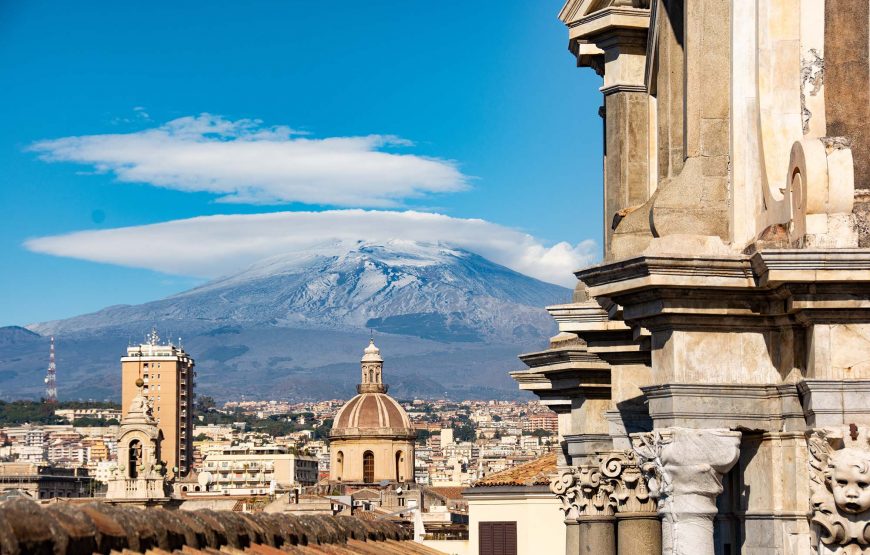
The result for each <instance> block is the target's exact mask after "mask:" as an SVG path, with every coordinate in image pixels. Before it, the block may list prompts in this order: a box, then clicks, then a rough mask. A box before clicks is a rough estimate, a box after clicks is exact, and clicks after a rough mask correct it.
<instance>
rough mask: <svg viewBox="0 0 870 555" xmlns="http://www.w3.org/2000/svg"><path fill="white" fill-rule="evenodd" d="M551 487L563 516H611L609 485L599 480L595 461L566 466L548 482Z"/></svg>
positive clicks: (612, 504) (598, 471)
mask: <svg viewBox="0 0 870 555" xmlns="http://www.w3.org/2000/svg"><path fill="white" fill-rule="evenodd" d="M550 491H552V492H553V493H555V494H556V495H557V496H559V499H560V500H561V501H562V510H563V511H564V512H565V518H567V519H570V518H578V517H586V516H612V515H613V506H614V502H613V501H612V500H611V497H610V495H611V493H612V487H611V486H610V484H609V483H608V482H606V481H602V479H601V472H600V470H599V468H598V466H597V465H580V466H576V467H571V468H566V469H563V470H562V471H560V472H559V474H558V475H557V476H556V477H555V478H553V481H552V482H550Z"/></svg>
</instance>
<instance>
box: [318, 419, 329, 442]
mask: <svg viewBox="0 0 870 555" xmlns="http://www.w3.org/2000/svg"><path fill="white" fill-rule="evenodd" d="M330 430H332V419H331V418H327V419H326V420H324V421H323V424H321V425H320V426H315V427H314V439H329V432H330Z"/></svg>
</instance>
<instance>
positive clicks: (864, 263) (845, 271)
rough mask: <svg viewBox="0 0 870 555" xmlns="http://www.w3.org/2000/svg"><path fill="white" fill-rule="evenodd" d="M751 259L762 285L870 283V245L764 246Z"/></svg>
mask: <svg viewBox="0 0 870 555" xmlns="http://www.w3.org/2000/svg"><path fill="white" fill-rule="evenodd" d="M750 260H751V262H752V269H753V271H754V272H755V273H756V274H757V275H758V282H759V285H760V286H766V287H772V286H774V285H778V284H782V283H801V282H810V283H818V282H829V283H830V282H844V281H847V282H856V281H866V282H868V283H870V250H868V249H826V250H814V249H782V250H764V251H758V252H755V253H753V254H752V255H751V258H750Z"/></svg>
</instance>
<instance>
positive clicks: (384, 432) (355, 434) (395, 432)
mask: <svg viewBox="0 0 870 555" xmlns="http://www.w3.org/2000/svg"><path fill="white" fill-rule="evenodd" d="M416 438H417V432H415V431H413V430H412V431H411V432H409V431H408V430H407V429H404V428H377V429H372V428H365V429H359V428H345V429H343V430H341V431H339V432H336V433H334V434H333V433H330V434H329V439H330V440H335V439H339V440H341V439H391V440H397V441H405V440H414V439H416Z"/></svg>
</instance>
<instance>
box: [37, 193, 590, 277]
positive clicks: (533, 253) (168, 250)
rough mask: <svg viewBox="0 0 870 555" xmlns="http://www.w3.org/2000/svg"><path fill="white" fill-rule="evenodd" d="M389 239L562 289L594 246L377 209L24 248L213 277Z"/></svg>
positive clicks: (178, 226) (55, 239)
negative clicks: (433, 247) (322, 248)
mask: <svg viewBox="0 0 870 555" xmlns="http://www.w3.org/2000/svg"><path fill="white" fill-rule="evenodd" d="M391 239H408V240H416V241H426V242H436V241H441V242H444V243H447V244H449V245H453V246H455V247H459V248H463V249H466V250H469V251H472V252H475V253H477V254H479V255H481V256H483V257H485V258H488V259H489V260H492V261H493V262H496V263H499V264H502V265H504V266H507V267H508V268H511V269H513V270H516V271H518V272H521V273H523V274H526V275H529V276H532V277H536V278H538V279H541V280H544V281H548V282H551V283H558V284H561V285H565V286H568V287H571V286H573V284H574V283H575V279H574V277H573V275H572V272H574V271H575V270H577V269H579V268H581V267H583V266H584V265H587V264H589V263H591V262H592V261H593V259H594V257H595V256H596V252H597V248H596V246H595V243H594V242H593V241H591V240H587V241H583V242H581V243H578V244H577V245H571V244H569V243H567V242H562V243H558V244H556V245H553V246H550V247H547V246H545V245H543V244H542V243H541V242H540V241H538V240H537V239H535V238H534V237H532V236H531V235H528V234H526V233H523V232H521V231H517V230H515V229H511V228H508V227H504V226H501V225H498V224H494V223H491V222H487V221H485V220H479V219H462V218H453V217H450V216H445V215H441V214H431V213H423V212H414V211H405V212H393V211H376V210H331V211H325V212H275V213H267V214H249V215H227V216H202V217H198V218H190V219H186V220H174V221H170V222H164V223H158V224H151V225H143V226H134V227H122V228H117V229H107V230H98V231H80V232H75V233H69V234H65V235H55V236H50V237H40V238H36V239H31V240H29V241H27V242H26V243H25V246H26V247H27V248H28V249H30V250H32V251H34V252H39V253H45V254H52V255H57V256H65V257H70V258H78V259H82V260H90V261H94V262H104V263H108V264H117V265H122V266H129V267H134V268H147V269H149V270H156V271H160V272H165V273H169V274H176V275H184V276H193V277H201V278H215V277H218V276H222V275H227V274H232V273H235V272H238V271H241V270H243V269H244V268H247V267H248V266H249V265H251V264H253V263H254V262H256V261H258V260H261V259H264V258H267V257H270V256H275V255H281V254H286V253H289V252H294V251H299V250H304V249H308V248H311V247H313V246H316V245H321V244H323V243H325V242H327V241H357V240H364V241H388V240H391Z"/></svg>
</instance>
